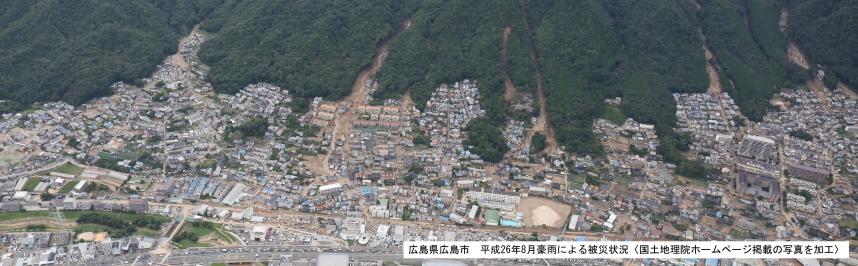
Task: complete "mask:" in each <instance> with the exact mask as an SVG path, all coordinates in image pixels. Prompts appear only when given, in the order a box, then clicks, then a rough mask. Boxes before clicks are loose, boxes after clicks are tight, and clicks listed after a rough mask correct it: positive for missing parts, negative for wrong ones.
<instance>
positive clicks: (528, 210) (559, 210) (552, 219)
mask: <svg viewBox="0 0 858 266" xmlns="http://www.w3.org/2000/svg"><path fill="white" fill-rule="evenodd" d="M516 209H518V210H519V211H521V212H524V222H525V223H526V224H527V226H542V225H546V226H548V227H555V228H560V227H563V226H564V224H565V223H566V217H568V216H569V213H570V212H572V206H571V205H568V204H565V203H561V202H557V201H553V200H550V199H546V198H540V197H528V198H522V199H521V201H520V202H519V203H518V206H516Z"/></svg>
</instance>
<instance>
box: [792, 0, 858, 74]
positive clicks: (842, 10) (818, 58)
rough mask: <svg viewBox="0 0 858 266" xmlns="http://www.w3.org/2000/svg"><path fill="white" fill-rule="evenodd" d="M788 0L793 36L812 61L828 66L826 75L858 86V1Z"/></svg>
mask: <svg viewBox="0 0 858 266" xmlns="http://www.w3.org/2000/svg"><path fill="white" fill-rule="evenodd" d="M788 2H791V4H790V6H789V10H790V12H789V14H790V15H789V36H790V38H791V39H793V40H795V42H796V43H797V44H798V46H799V47H801V48H802V51H803V52H804V53H805V55H807V57H808V58H809V59H810V60H811V62H813V63H815V64H821V65H823V66H824V67H826V76H829V75H830V76H837V77H839V78H840V80H841V81H843V82H844V83H846V84H848V85H850V86H851V87H852V89H853V90H855V89H858V49H856V47H858V27H855V25H858V16H855V14H858V1H848V0H802V1H798V0H792V1H788ZM832 74H833V75H832ZM827 86H828V85H827ZM829 87H831V88H834V87H832V86H829Z"/></svg>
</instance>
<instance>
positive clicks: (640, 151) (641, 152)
mask: <svg viewBox="0 0 858 266" xmlns="http://www.w3.org/2000/svg"><path fill="white" fill-rule="evenodd" d="M629 153H631V154H634V155H637V156H642V157H643V156H647V155H649V149H647V148H638V147H635V145H629Z"/></svg>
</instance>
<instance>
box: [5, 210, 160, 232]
mask: <svg viewBox="0 0 858 266" xmlns="http://www.w3.org/2000/svg"><path fill="white" fill-rule="evenodd" d="M62 213H63V217H64V218H65V220H66V222H75V221H77V219H78V218H80V217H81V216H82V215H84V214H87V213H109V214H112V215H113V216H114V217H116V218H118V219H120V220H122V221H124V222H128V223H132V226H133V222H134V221H136V220H141V219H142V218H144V217H145V218H148V219H156V220H160V221H163V222H166V221H168V220H169V218H167V217H163V216H157V215H147V214H136V213H119V212H106V211H102V212H98V211H64V212H62ZM54 215H55V213H54V212H52V211H35V212H24V211H21V212H7V213H0V222H12V221H15V220H23V219H27V218H51V219H52V218H53V217H55V216H54ZM135 227H136V228H137V233H138V234H141V235H144V236H151V237H157V236H159V235H160V234H161V232H160V230H154V229H151V228H148V227H144V226H135ZM110 229H112V228H111V227H109V226H105V225H99V224H89V223H84V224H78V225H76V226H75V227H74V230H75V232H108V231H110Z"/></svg>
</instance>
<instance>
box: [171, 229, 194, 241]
mask: <svg viewBox="0 0 858 266" xmlns="http://www.w3.org/2000/svg"><path fill="white" fill-rule="evenodd" d="M185 239H187V240H190V241H191V242H197V241H199V240H200V237H199V236H197V235H196V234H194V233H193V232H191V231H182V232H181V233H178V234H176V236H175V237H173V242H176V243H179V242H182V240H185Z"/></svg>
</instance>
